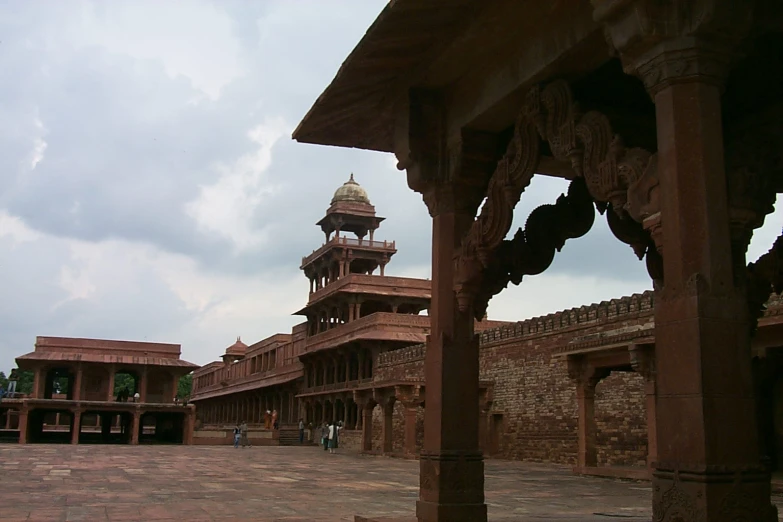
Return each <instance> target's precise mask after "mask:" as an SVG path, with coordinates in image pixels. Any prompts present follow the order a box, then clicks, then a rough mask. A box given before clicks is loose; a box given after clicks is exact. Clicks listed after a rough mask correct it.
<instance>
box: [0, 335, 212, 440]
mask: <svg viewBox="0 0 783 522" xmlns="http://www.w3.org/2000/svg"><path fill="white" fill-rule="evenodd" d="M180 352H181V348H180V345H178V344H166V343H150V342H135V341H113V340H104V339H77V338H69V337H41V336H39V337H37V338H36V340H35V350H34V351H32V352H30V353H27V354H25V355H21V356H19V357H17V358H16V364H17V365H18V367H19V369H20V370H29V371H31V372H33V374H34V381H33V390H32V393H30V394H29V396H22V397H14V398H6V399H3V400H2V401H0V437H2V438H3V439H9V438H10V439H12V440H17V441H18V442H19V443H20V444H26V443H34V442H41V443H58V442H66V443H67V442H70V443H72V444H79V443H120V444H139V443H155V442H161V443H184V444H190V443H191V439H192V434H193V422H194V420H195V408H194V406H193V405H186V404H180V403H179V402H178V401H177V400H176V396H177V385H178V382H179V379H180V377H182V376H183V375H185V374H188V373H190V372H192V371H193V370H194V369H196V368H198V365H196V364H193V363H190V362H187V361H184V360H182V359H181V358H180ZM119 375H124V376H126V377H127V379H126V381H127V382H128V383H129V384H128V385H127V387H124V388H122V387H118V386H115V378H117V377H118V376H119ZM118 388H120V389H118ZM137 394H138V398H137Z"/></svg>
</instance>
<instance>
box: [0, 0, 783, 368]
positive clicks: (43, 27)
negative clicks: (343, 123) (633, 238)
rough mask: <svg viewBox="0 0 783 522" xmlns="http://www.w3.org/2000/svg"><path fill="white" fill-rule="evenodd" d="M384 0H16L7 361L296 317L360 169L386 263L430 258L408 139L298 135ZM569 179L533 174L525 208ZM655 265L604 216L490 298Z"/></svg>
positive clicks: (532, 301) (559, 301) (542, 301)
mask: <svg viewBox="0 0 783 522" xmlns="http://www.w3.org/2000/svg"><path fill="white" fill-rule="evenodd" d="M386 1H387V0H330V1H328V2H326V1H323V0H297V1H295V2H293V1H290V0H288V1H286V0H266V1H263V2H247V1H244V0H211V1H210V0H188V1H187V2H185V1H175V0H170V1H166V2H159V1H145V0H134V1H133V2H115V1H108V0H105V1H90V0H68V1H55V0H49V1H45V0H39V1H36V2H22V1H19V0H0V71H2V73H0V74H1V75H0V369H3V370H6V371H7V369H8V368H9V367H10V366H11V365H12V364H13V358H14V357H15V356H17V355H21V354H23V353H26V352H28V351H30V350H32V348H33V343H34V340H35V336H36V335H61V336H78V337H98V338H116V339H133V340H149V341H164V342H175V343H181V344H182V345H183V356H184V358H186V359H188V360H191V361H193V362H196V363H202V364H203V363H206V362H209V361H210V360H213V359H215V358H216V357H218V356H220V354H221V353H222V351H223V349H224V348H225V347H226V346H228V345H229V344H231V343H232V342H233V341H234V340H235V338H236V336H237V335H241V336H242V339H243V340H245V341H246V342H248V343H250V342H255V341H257V340H260V339H262V338H263V337H265V336H268V335H271V334H273V333H275V332H285V331H289V329H290V327H291V326H292V325H294V324H296V323H297V322H298V318H297V317H293V316H291V315H290V313H291V312H293V311H295V310H297V309H298V308H300V307H301V306H302V305H303V304H304V303H305V301H306V299H307V290H308V283H307V280H306V279H305V278H304V276H303V275H302V274H301V273H300V271H299V270H298V266H299V263H300V261H301V257H302V256H303V255H306V254H308V253H309V252H311V251H312V250H313V249H314V248H316V247H318V246H320V244H321V242H322V238H323V236H322V234H321V232H320V231H319V230H318V229H317V228H316V227H315V226H314V223H315V222H316V221H318V219H320V218H321V216H322V215H323V212H324V211H325V210H326V207H327V206H328V203H329V200H330V198H331V195H332V193H333V191H334V190H335V189H336V188H337V187H338V186H339V185H340V184H341V183H343V182H344V181H345V180H347V178H348V176H349V174H350V173H351V172H353V173H355V175H356V179H357V181H359V183H361V184H362V185H363V186H364V187H365V188H366V189H367V191H368V192H369V194H370V197H371V199H372V202H373V203H374V204H375V206H376V208H377V210H378V212H379V213H380V214H381V215H383V216H386V217H387V221H386V222H385V224H384V226H383V227H382V228H381V230H380V231H379V232H378V234H377V235H376V237H379V238H386V239H395V240H397V244H398V248H399V253H398V254H397V256H396V257H395V258H394V261H393V262H392V264H391V265H390V266H389V268H388V271H387V273H389V274H394V275H405V276H414V277H429V275H430V273H429V272H430V268H429V249H430V227H429V218H428V216H427V213H426V209H425V207H424V205H423V203H422V202H421V199H420V197H419V196H418V195H416V194H415V193H413V192H411V191H410V190H408V188H407V186H406V184H405V178H404V175H403V174H402V173H400V172H398V171H397V170H396V169H395V168H394V159H393V158H392V157H390V156H388V155H383V154H377V153H369V152H361V151H355V150H340V149H335V148H327V147H317V146H310V145H300V144H297V143H295V142H293V141H292V140H291V139H290V135H291V132H292V130H293V129H294V127H295V126H296V124H297V123H298V122H299V120H300V119H301V117H302V116H303V115H304V114H305V113H306V112H307V110H308V109H309V107H310V106H311V104H312V102H313V101H314V100H315V99H316V98H317V96H318V95H319V94H320V93H321V91H322V90H323V88H324V87H325V86H326V85H327V84H328V83H329V81H330V80H331V78H332V77H333V76H334V73H335V72H336V71H337V68H338V67H339V65H340V63H341V62H342V60H343V59H344V58H345V56H346V55H347V54H348V53H349V52H350V50H351V49H352V48H353V46H354V45H355V44H356V43H357V42H358V41H359V39H360V38H361V36H362V34H363V33H364V31H365V30H366V28H367V27H368V26H369V25H370V23H371V22H372V20H373V19H374V18H375V16H376V15H377V14H378V12H380V10H381V8H382V7H383V5H384V4H385V3H386ZM565 188H566V185H565V183H564V182H562V181H559V180H551V179H546V178H536V179H535V180H534V182H533V184H532V187H531V188H530V189H529V191H528V192H527V193H526V194H525V196H524V198H523V199H524V202H523V204H522V205H521V209H520V212H519V213H518V216H517V225H516V226H519V225H523V224H524V219H525V217H526V216H527V214H528V213H529V211H530V210H531V209H533V208H535V207H536V206H538V205H540V204H542V203H546V202H551V201H554V199H555V198H556V197H557V195H559V194H560V193H561V192H562V191H563V190H565ZM782 222H783V216H782V215H781V214H780V213H777V214H776V215H774V216H771V217H770V218H768V220H767V225H766V226H765V228H764V230H763V231H762V232H761V233H759V234H757V237H756V240H755V241H754V244H753V246H752V248H751V254H750V256H749V257H751V258H755V257H756V256H758V255H759V254H760V253H762V252H764V251H765V250H766V248H767V247H768V246H769V245H770V244H771V243H772V240H773V239H774V237H776V236H777V232H778V231H779V230H780V227H781V223H782ZM649 286H650V283H649V280H648V278H647V276H646V273H645V271H644V267H643V265H642V264H641V263H639V262H637V261H636V260H635V257H634V255H633V253H632V252H631V250H630V248H628V247H627V246H625V245H622V244H621V243H619V242H618V241H616V240H615V239H613V238H612V237H611V235H610V233H609V232H608V230H607V228H606V226H605V225H604V222H603V221H599V222H598V225H597V226H596V227H594V229H593V230H592V231H591V232H590V234H589V235H588V236H586V237H585V238H583V239H581V240H578V241H575V242H573V243H571V244H569V245H567V247H566V249H564V251H563V252H562V254H561V255H560V256H559V257H558V258H557V260H556V261H555V264H554V265H553V267H552V268H551V269H550V270H549V271H548V272H547V273H546V274H545V275H542V276H538V277H535V278H529V279H527V280H526V281H525V282H524V283H523V284H522V285H521V286H520V287H518V288H512V289H509V290H507V291H506V292H505V293H503V294H502V295H501V296H499V297H497V298H496V299H495V301H494V302H493V303H492V305H491V307H490V317H492V318H494V319H505V320H518V319H523V318H526V317H530V316H532V315H538V314H545V313H548V312H553V311H557V310H559V309H562V308H567V307H571V306H578V305H581V304H584V303H588V302H594V301H600V300H604V299H610V298H612V297H617V296H620V295H624V294H629V293H633V292H637V291H643V290H645V289H647V288H648V287H649Z"/></svg>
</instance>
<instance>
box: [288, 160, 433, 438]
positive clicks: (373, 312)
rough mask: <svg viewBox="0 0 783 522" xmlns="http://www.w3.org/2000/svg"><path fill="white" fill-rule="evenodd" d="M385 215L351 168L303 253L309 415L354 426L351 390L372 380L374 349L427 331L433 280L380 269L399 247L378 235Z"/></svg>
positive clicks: (305, 393) (412, 340)
mask: <svg viewBox="0 0 783 522" xmlns="http://www.w3.org/2000/svg"><path fill="white" fill-rule="evenodd" d="M383 219H384V218H382V217H379V216H377V215H376V214H375V207H374V206H373V205H372V204H371V203H370V198H369V197H368V195H367V192H366V191H365V190H364V189H363V188H362V187H361V186H360V185H359V184H358V183H357V182H356V181H355V180H354V178H353V174H351V177H350V179H349V180H348V181H347V182H346V183H345V184H343V185H342V186H341V187H339V188H338V189H337V191H336V192H335V193H334V197H333V198H332V201H331V204H330V206H329V208H328V209H327V211H326V215H325V216H324V217H323V219H321V220H320V221H319V222H318V223H317V225H318V226H320V227H321V230H323V232H324V235H325V236H326V242H325V243H324V244H323V245H322V246H321V247H320V248H318V249H317V250H315V251H314V252H313V253H312V254H310V255H309V256H307V257H305V258H304V259H302V265H301V269H302V270H303V271H304V273H305V275H306V276H307V278H308V279H309V280H310V297H309V300H308V303H307V306H305V307H304V308H303V309H301V310H299V311H298V312H297V314H298V315H304V316H306V317H307V341H306V343H305V351H304V353H303V354H302V355H301V356H300V359H301V360H302V363H303V364H304V367H305V382H304V389H303V390H301V393H300V395H299V397H300V398H303V399H305V406H306V408H307V416H308V418H310V419H314V420H316V421H318V420H321V419H329V420H331V419H340V420H344V421H346V423H347V424H348V425H354V424H355V422H356V421H357V415H356V407H355V404H353V399H352V391H353V390H354V389H356V388H358V387H360V386H362V385H363V384H367V383H369V382H370V381H371V380H372V375H373V359H374V355H377V354H378V353H380V352H383V351H387V350H392V349H396V348H401V347H403V346H406V345H410V344H416V343H420V342H423V341H424V339H425V336H426V334H427V332H428V330H429V318H428V317H426V316H420V315H419V314H420V312H422V311H423V310H425V309H427V308H428V307H429V303H430V282H429V281H428V280H424V279H412V278H403V277H389V276H386V275H385V267H386V265H387V264H388V263H389V260H390V259H391V257H392V256H393V255H394V254H395V253H396V252H397V249H396V245H395V243H394V242H393V241H391V242H390V241H376V240H375V237H374V236H375V231H376V230H377V229H378V227H379V226H380V223H381V222H382V221H383ZM348 234H353V236H354V237H351V236H350V235H348ZM368 236H369V237H368ZM378 269H380V270H378ZM376 270H378V271H379V273H378V274H376ZM310 408H312V410H310ZM340 410H342V411H340Z"/></svg>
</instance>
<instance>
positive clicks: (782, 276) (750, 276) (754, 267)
mask: <svg viewBox="0 0 783 522" xmlns="http://www.w3.org/2000/svg"><path fill="white" fill-rule="evenodd" d="M747 288H748V290H747V292H748V294H747V295H748V309H749V311H750V315H751V332H753V333H755V331H756V327H757V325H758V320H759V319H760V318H761V317H762V316H763V315H764V311H765V310H766V308H767V306H766V303H767V301H768V300H769V296H770V294H771V293H772V292H775V293H780V292H783V234H781V235H780V236H778V238H777V240H776V241H775V243H774V244H773V245H772V248H771V249H770V250H769V252H767V253H766V254H764V255H763V256H761V257H760V258H758V260H757V261H756V262H755V263H750V264H748V268H747Z"/></svg>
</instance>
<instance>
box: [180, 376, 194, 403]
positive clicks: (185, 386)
mask: <svg viewBox="0 0 783 522" xmlns="http://www.w3.org/2000/svg"><path fill="white" fill-rule="evenodd" d="M192 386H193V374H192V373H189V374H187V375H183V376H182V377H180V378H179V383H177V398H178V399H180V400H182V399H185V398H186V397H190V390H191V388H192Z"/></svg>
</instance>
